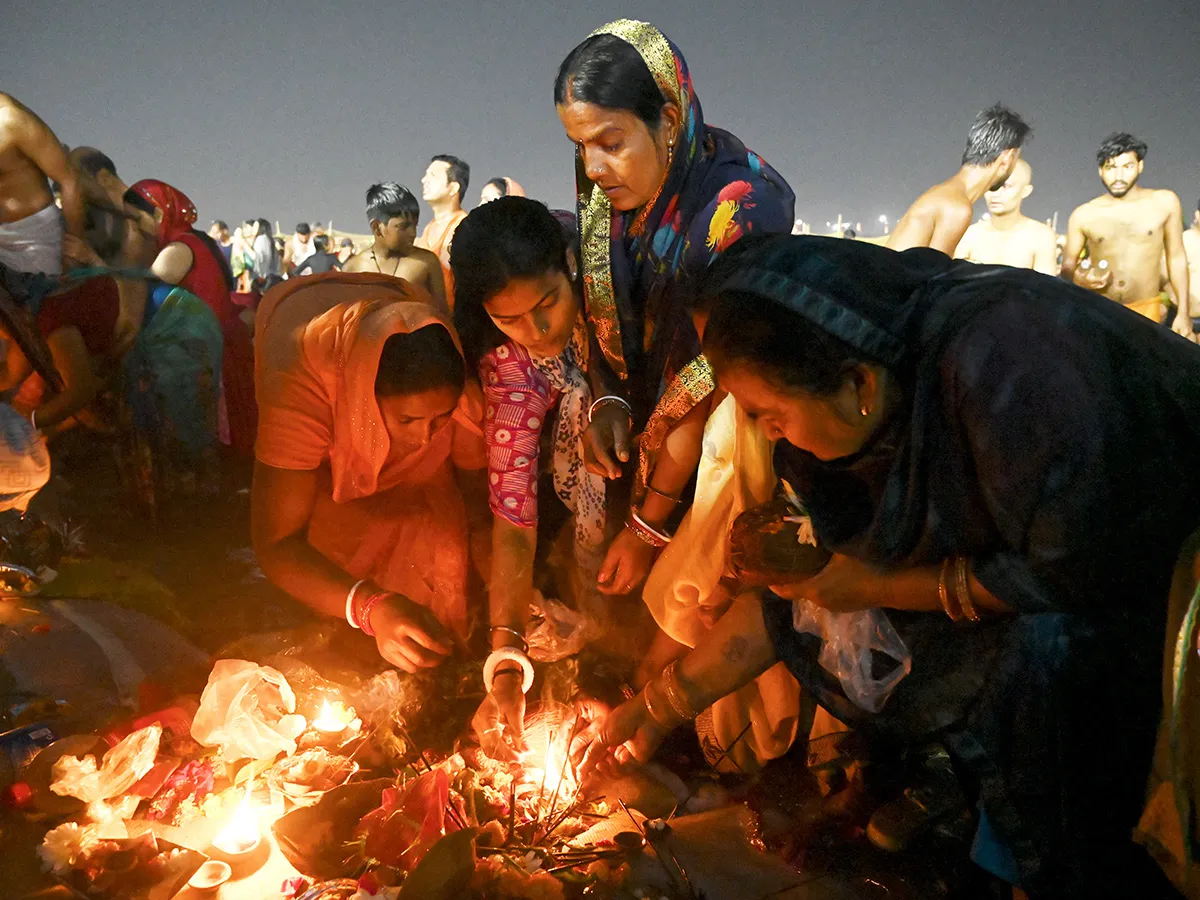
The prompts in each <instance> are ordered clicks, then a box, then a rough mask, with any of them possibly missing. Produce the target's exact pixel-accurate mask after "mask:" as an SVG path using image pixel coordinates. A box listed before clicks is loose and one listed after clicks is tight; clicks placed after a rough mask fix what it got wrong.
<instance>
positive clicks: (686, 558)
mask: <svg viewBox="0 0 1200 900" xmlns="http://www.w3.org/2000/svg"><path fill="white" fill-rule="evenodd" d="M774 485H775V473H774V471H773V469H772V466H771V442H770V441H768V440H767V439H766V437H765V436H764V435H763V434H762V431H761V430H760V429H758V428H757V427H756V426H755V425H754V423H753V422H752V421H751V420H750V418H749V417H748V416H747V415H746V414H745V413H744V412H743V411H742V410H741V409H740V408H739V407H738V405H737V403H736V402H735V401H734V399H733V397H732V396H727V397H726V398H725V399H724V400H723V401H722V402H721V403H720V405H719V406H717V408H716V409H715V410H714V411H713V412H712V413H711V414H710V415H709V417H708V422H707V423H706V424H705V426H704V452H703V455H702V456H701V459H700V466H699V469H698V470H697V472H696V499H695V502H694V503H693V504H692V508H691V509H690V510H689V511H688V513H687V515H686V516H684V519H683V522H682V523H681V524H680V526H679V530H678V531H677V532H676V533H675V538H674V540H672V541H671V543H670V544H668V545H667V547H666V549H665V550H663V552H662V555H661V556H660V557H659V558H658V561H657V562H656V563H655V565H654V568H653V569H652V570H651V572H650V577H649V578H647V579H646V587H645V589H644V590H643V591H642V599H643V600H645V602H646V606H647V607H649V609H650V612H651V614H652V615H653V616H654V619H655V621H656V622H657V623H658V626H659V627H660V628H661V629H662V630H663V631H664V632H665V633H666V634H667V635H668V636H669V637H671V638H673V639H674V640H676V641H678V642H679V643H681V644H686V645H687V646H689V647H694V646H696V643H697V641H699V640H700V638H701V637H702V636H703V635H704V633H705V632H706V631H707V627H708V626H706V624H705V620H706V619H707V620H708V621H709V622H711V621H712V616H713V610H712V607H713V606H714V605H719V604H721V603H723V601H724V599H725V597H724V590H723V588H722V587H721V586H720V585H719V581H720V579H721V577H722V575H724V574H725V567H726V560H727V548H728V538H729V529H730V526H731V525H732V524H733V520H734V519H735V518H736V517H737V516H738V514H739V513H741V512H742V511H743V510H744V509H746V508H747V507H750V506H756V505H758V504H760V503H765V502H766V501H767V500H768V499H770V496H771V491H772V490H773V488H774ZM799 712H800V685H799V683H798V682H797V681H796V679H795V678H794V677H792V674H791V673H790V672H788V670H787V667H786V666H785V665H784V664H783V663H779V664H778V665H775V666H773V667H772V668H771V669H768V670H767V671H766V672H764V673H763V674H762V675H760V676H759V677H758V678H757V679H755V680H754V681H753V682H751V683H750V684H748V685H746V686H745V687H744V688H742V689H741V690H740V691H737V692H736V693H734V694H730V695H729V696H726V697H722V698H721V699H720V700H718V701H717V702H716V703H714V704H713V707H712V714H713V732H714V736H715V737H716V739H717V741H718V743H720V745H721V747H722V748H728V747H729V746H730V744H731V743H732V742H733V741H734V740H735V739H737V737H738V735H740V734H741V733H742V731H743V729H745V727H746V725H747V724H749V725H750V726H751V728H750V731H749V732H747V733H746V736H745V737H743V738H742V739H741V741H739V742H738V744H737V745H736V747H734V749H733V751H732V752H731V754H730V756H731V757H732V758H733V759H734V761H736V763H737V764H738V766H740V767H741V768H742V769H743V770H745V771H753V770H754V769H756V768H757V767H758V766H759V765H761V764H763V763H765V762H767V761H768V760H771V759H775V758H776V757H778V756H782V755H783V754H784V753H786V752H787V750H788V748H789V747H791V745H792V741H793V740H795V737H796V727H797V720H798V718H799Z"/></svg>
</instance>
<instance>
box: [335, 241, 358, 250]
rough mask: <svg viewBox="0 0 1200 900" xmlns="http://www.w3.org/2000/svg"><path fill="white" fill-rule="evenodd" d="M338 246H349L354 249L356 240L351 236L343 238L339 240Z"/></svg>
mask: <svg viewBox="0 0 1200 900" xmlns="http://www.w3.org/2000/svg"><path fill="white" fill-rule="evenodd" d="M338 246H339V247H349V248H350V249H352V250H353V249H354V241H352V240H350V238H342V239H341V240H340V241H338Z"/></svg>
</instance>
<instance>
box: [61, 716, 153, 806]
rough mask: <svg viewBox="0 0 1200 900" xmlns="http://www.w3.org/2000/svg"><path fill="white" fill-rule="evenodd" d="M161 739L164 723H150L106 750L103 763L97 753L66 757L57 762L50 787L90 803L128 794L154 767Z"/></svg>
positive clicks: (67, 795) (62, 795)
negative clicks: (162, 724)
mask: <svg viewBox="0 0 1200 900" xmlns="http://www.w3.org/2000/svg"><path fill="white" fill-rule="evenodd" d="M161 740H162V726H161V725H157V724H156V725H149V726H147V727H146V728H143V729H141V730H140V731H135V732H134V733H133V734H131V735H129V736H128V737H126V738H125V739H124V740H123V741H121V742H120V743H119V744H117V745H116V746H115V747H113V748H112V749H111V750H109V751H108V752H107V753H105V754H104V759H103V761H101V762H100V763H99V764H97V762H96V757H94V756H85V757H83V759H80V758H79V757H76V756H64V757H63V758H62V759H60V760H59V761H58V762H56V763H55V764H54V769H53V773H52V776H51V777H52V781H51V783H50V790H52V791H54V793H56V794H58V795H59V796H61V797H75V798H77V799H79V800H82V801H83V802H84V803H89V804H90V803H95V802H97V801H100V800H107V799H108V798H110V797H116V796H117V795H119V794H124V793H125V792H126V791H127V790H129V789H130V788H131V787H133V786H134V784H135V783H137V781H138V780H139V779H140V778H141V777H142V776H143V775H145V774H146V773H147V772H149V771H150V769H152V768H153V767H154V758H155V757H156V756H157V755H158V745H159V742H160V741H161Z"/></svg>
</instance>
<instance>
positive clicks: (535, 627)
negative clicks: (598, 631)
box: [528, 591, 588, 662]
mask: <svg viewBox="0 0 1200 900" xmlns="http://www.w3.org/2000/svg"><path fill="white" fill-rule="evenodd" d="M534 594H535V598H534V602H533V603H532V604H530V607H529V618H530V620H531V622H530V625H531V627H530V629H529V632H528V635H529V636H528V640H529V658H530V659H532V660H534V661H536V662H558V661H559V660H560V659H565V658H566V657H568V656H574V655H575V654H576V653H578V652H579V651H580V650H582V649H583V645H584V643H585V642H586V640H587V630H588V629H587V625H588V617H587V616H586V615H584V614H583V613H581V612H576V611H575V610H573V609H568V608H567V607H566V606H565V605H564V604H562V603H560V602H559V601H557V600H547V599H545V598H544V597H542V594H541V591H534Z"/></svg>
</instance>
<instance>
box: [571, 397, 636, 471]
mask: <svg viewBox="0 0 1200 900" xmlns="http://www.w3.org/2000/svg"><path fill="white" fill-rule="evenodd" d="M631 425H632V423H631V422H630V418H629V410H628V409H626V408H625V406H624V405H623V404H620V403H616V402H615V401H609V402H607V403H602V404H601V405H600V406H598V407H596V409H595V412H594V413H593V415H592V421H591V423H590V424H589V425H588V427H587V431H585V432H584V434H583V462H584V467H585V468H586V469H587V470H588V471H589V472H591V473H592V474H593V475H602V476H604V477H605V478H608V479H610V480H616V479H617V478H620V477H621V464H622V463H627V462H629V431H630V428H631Z"/></svg>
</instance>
